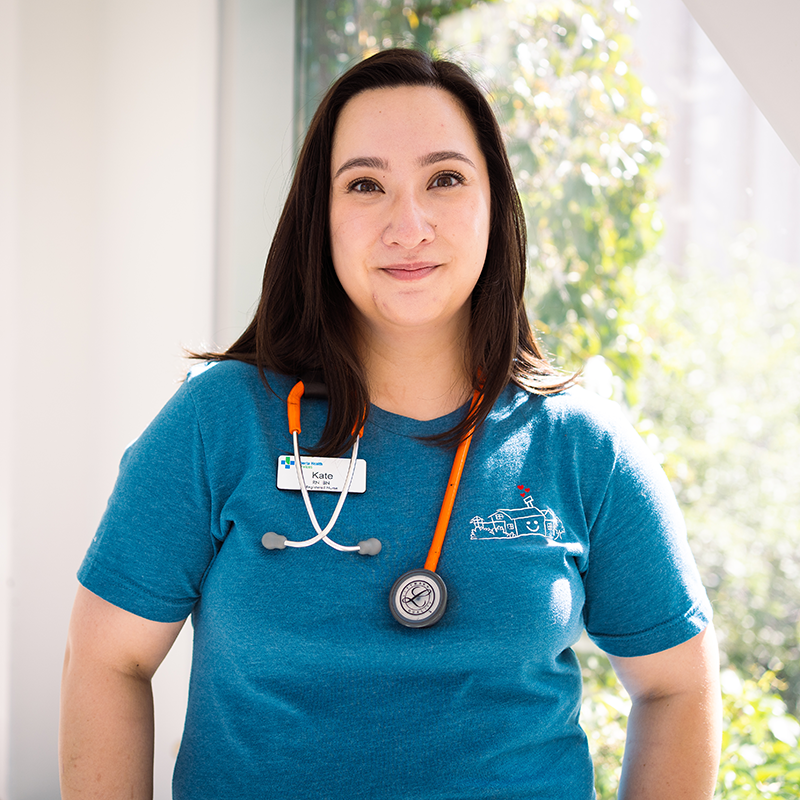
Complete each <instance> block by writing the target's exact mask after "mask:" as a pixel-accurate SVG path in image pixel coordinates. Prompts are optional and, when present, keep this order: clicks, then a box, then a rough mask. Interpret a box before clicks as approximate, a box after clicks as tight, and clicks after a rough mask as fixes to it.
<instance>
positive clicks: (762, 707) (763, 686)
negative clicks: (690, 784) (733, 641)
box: [717, 670, 800, 800]
mask: <svg viewBox="0 0 800 800" xmlns="http://www.w3.org/2000/svg"><path fill="white" fill-rule="evenodd" d="M722 685H723V693H722V697H723V704H724V715H723V716H724V720H725V724H724V729H723V735H722V763H721V766H720V774H719V781H718V790H717V796H718V797H720V798H723V797H724V798H725V800H761V799H762V798H797V797H799V796H800V753H798V749H797V745H798V740H799V739H800V723H798V722H797V720H796V719H795V718H794V717H792V716H791V715H789V714H787V713H786V705H785V704H784V702H783V701H782V700H781V699H780V697H778V696H777V695H776V694H775V693H774V692H775V690H776V689H779V688H781V686H780V683H779V682H778V681H776V678H775V675H774V674H773V673H771V672H767V673H765V674H764V675H762V677H761V678H760V679H759V680H757V681H756V680H744V681H743V680H741V678H739V677H738V675H737V674H736V673H735V672H734V671H732V670H729V671H727V672H724V673H723V675H722Z"/></svg>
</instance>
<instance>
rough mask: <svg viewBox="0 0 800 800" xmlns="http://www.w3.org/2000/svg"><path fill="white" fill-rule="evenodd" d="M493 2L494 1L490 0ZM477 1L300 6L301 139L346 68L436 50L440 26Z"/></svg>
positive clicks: (368, 0) (345, 0)
mask: <svg viewBox="0 0 800 800" xmlns="http://www.w3.org/2000/svg"><path fill="white" fill-rule="evenodd" d="M489 2H492V0H489ZM473 5H476V3H475V2H474V0H427V1H425V2H418V1H417V0H336V1H335V2H330V3H328V2H326V3H322V2H310V1H309V0H305V1H304V2H300V3H298V6H297V8H298V29H299V36H300V41H301V45H302V46H301V49H300V64H299V67H300V69H299V76H298V78H299V84H300V90H299V102H298V103H297V107H298V133H300V132H302V131H304V130H305V129H306V127H307V125H308V122H309V120H310V119H311V116H312V114H313V113H314V109H315V108H316V106H317V103H318V102H319V99H320V97H321V96H322V94H323V93H324V92H325V90H326V89H327V88H328V86H329V85H330V84H331V83H332V82H333V81H334V80H335V79H336V78H337V77H338V76H339V75H341V74H342V73H343V72H344V71H345V70H346V69H347V68H348V67H350V66H352V65H353V64H354V63H356V62H357V61H359V60H360V59H362V58H367V57H368V56H370V55H372V54H373V53H376V52H377V51H378V50H383V49H386V48H389V47H404V46H405V47H411V46H413V47H419V48H422V49H423V50H429V51H430V50H434V49H435V41H434V40H435V37H436V35H437V34H438V30H439V24H440V22H441V20H442V19H443V18H444V17H445V16H447V15H450V14H455V13H457V12H459V11H461V10H463V9H467V8H470V7H472V6H473Z"/></svg>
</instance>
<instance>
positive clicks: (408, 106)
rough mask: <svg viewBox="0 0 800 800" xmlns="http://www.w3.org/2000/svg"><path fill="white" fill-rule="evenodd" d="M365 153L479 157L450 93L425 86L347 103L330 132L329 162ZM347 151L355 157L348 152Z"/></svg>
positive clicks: (469, 129) (372, 94) (366, 93)
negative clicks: (448, 152) (462, 152)
mask: <svg viewBox="0 0 800 800" xmlns="http://www.w3.org/2000/svg"><path fill="white" fill-rule="evenodd" d="M365 148H366V149H367V150H370V151H377V149H379V148H384V149H391V148H398V150H408V149H414V150H419V151H427V152H433V151H436V150H453V149H459V150H461V149H464V150H466V149H469V150H470V151H471V152H472V153H473V154H475V153H477V154H480V145H479V144H478V140H477V137H476V136H475V132H474V129H473V127H472V123H471V122H470V120H469V118H468V117H467V114H466V112H465V111H464V108H463V106H462V105H461V103H460V101H459V100H457V99H456V98H455V97H454V96H453V95H452V94H450V92H448V91H446V90H444V89H439V88H435V87H431V86H398V87H392V88H389V89H368V90H367V91H364V92H361V93H360V94H357V95H355V97H352V98H351V99H350V100H348V102H347V103H346V104H345V106H344V107H343V108H342V111H341V112H340V114H339V118H338V120H337V122H336V128H335V129H334V136H333V153H332V155H333V160H334V161H336V160H337V157H338V158H347V157H350V156H352V155H354V154H357V155H364V154H365V153H366V150H365ZM353 150H357V151H359V152H358V153H353V152H350V151H353ZM361 151H364V152H361ZM374 154H375V155H384V154H383V153H378V152H375V153H374Z"/></svg>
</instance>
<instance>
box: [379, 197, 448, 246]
mask: <svg viewBox="0 0 800 800" xmlns="http://www.w3.org/2000/svg"><path fill="white" fill-rule="evenodd" d="M389 214H390V216H389V221H388V223H387V225H386V227H385V228H384V231H383V237H382V238H383V243H384V244H386V245H399V246H400V247H403V248H405V249H407V250H412V249H413V248H415V247H417V246H419V245H420V244H425V243H426V242H432V241H433V239H434V237H435V235H436V228H435V226H434V225H433V224H432V221H431V220H430V219H429V214H428V213H427V211H426V209H425V207H424V204H422V203H420V201H419V198H417V197H416V196H415V194H414V193H413V192H403V193H400V194H398V195H397V197H396V198H395V199H394V202H393V203H392V205H391V208H390V211H389Z"/></svg>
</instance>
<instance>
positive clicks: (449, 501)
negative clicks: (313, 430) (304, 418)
mask: <svg viewBox="0 0 800 800" xmlns="http://www.w3.org/2000/svg"><path fill="white" fill-rule="evenodd" d="M304 392H305V386H304V384H303V382H302V381H298V382H297V383H296V384H295V385H294V387H293V388H292V390H291V391H290V392H289V397H288V398H287V400H286V409H287V415H288V418H289V433H290V434H291V435H292V438H293V440H294V444H295V454H297V434H298V433H300V432H301V428H300V398H301V397H302V396H303V393H304ZM481 399H482V394H481V392H480V390H479V389H475V391H474V392H473V394H472V402H471V403H470V407H469V413H470V414H471V413H472V412H473V411H474V410H475V409H476V408H477V406H478V405H479V404H480V402H481ZM363 433H364V430H363V428H362V429H361V431H359V434H358V439H360V438H361V436H362V435H363ZM473 433H474V428H471V429H470V430H469V432H468V433H467V435H466V436H465V437H464V438H463V439H462V440H461V442H460V443H459V445H458V448H457V449H456V454H455V457H454V458H453V466H452V467H451V469H450V478H449V479H448V481H447V488H446V489H445V493H444V497H443V498H442V507H441V509H440V511H439V518H438V520H437V521H436V528H435V529H434V532H433V540H432V541H431V546H430V549H429V550H428V556H427V558H426V559H425V567H424V568H425V569H426V570H429V571H430V572H436V567H437V566H438V564H439V557H440V556H441V554H442V547H443V546H444V539H445V536H446V535H447V527H448V525H449V524H450V516H451V514H452V512H453V506H454V504H455V501H456V495H457V494H458V485H459V483H460V482H461V475H462V474H463V472H464V464H465V463H466V460H467V453H468V452H469V446H470V444H471V442H472V434H473ZM358 439H357V440H356V444H355V448H357V447H358ZM357 453H358V450H357V449H354V454H353V457H352V462H353V463H354V462H355V458H356V455H357ZM351 472H352V463H351V470H350V472H349V473H348V477H347V480H346V485H345V489H344V492H343V493H342V496H341V497H340V502H339V504H337V509H336V511H335V512H334V515H333V517H332V518H331V521H330V522H329V523H328V525H327V526H326V527H325V530H324V532H323V531H322V529H319V526H318V525H317V524H314V527H315V528H316V529H318V532H317V536H316V537H313V538H312V539H310V540H308V541H307V542H304V543H303V545H305V544H312V543H313V542H315V541H319V539H324V540H325V541H326V542H327V543H328V544H331V545H332V546H333V547H335V548H336V549H337V550H338V549H341V550H345V549H347V550H358V549H359V548H358V547H352V548H349V547H348V548H344V547H342V546H341V545H337V544H336V543H334V542H331V541H329V540H328V537H327V533H328V532H329V531H330V529H331V528H332V527H333V523H334V522H335V520H336V518H337V517H338V516H339V514H338V512H339V510H340V509H341V504H342V503H343V502H344V498H345V497H346V496H347V491H348V489H349V487H350V478H351ZM298 475H299V477H300V482H301V488H302V489H303V490H304V491H303V499H304V500H305V503H306V508H307V510H308V512H309V516H310V517H311V518H312V523H316V517H315V516H314V515H313V510H312V509H311V507H310V501H309V500H308V497H307V494H306V492H305V485H304V483H303V478H302V474H301V471H300V469H299V467H298ZM287 544H292V545H293V546H297V545H299V544H300V543H297V545H295V544H294V543H290V542H287Z"/></svg>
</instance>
